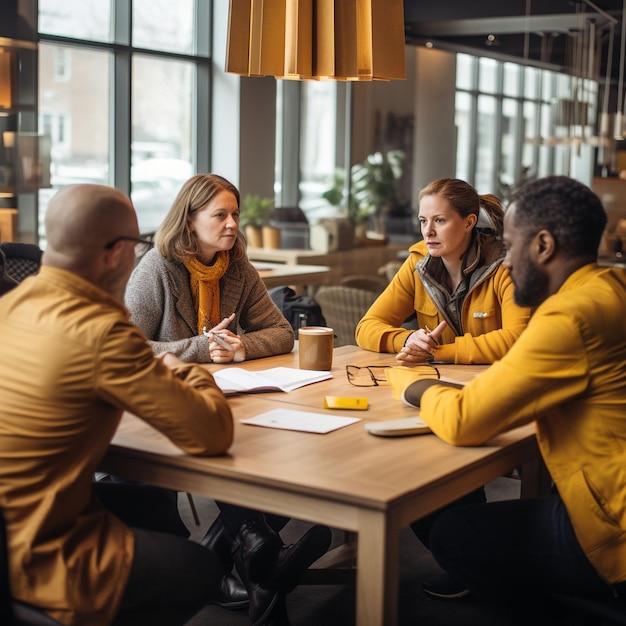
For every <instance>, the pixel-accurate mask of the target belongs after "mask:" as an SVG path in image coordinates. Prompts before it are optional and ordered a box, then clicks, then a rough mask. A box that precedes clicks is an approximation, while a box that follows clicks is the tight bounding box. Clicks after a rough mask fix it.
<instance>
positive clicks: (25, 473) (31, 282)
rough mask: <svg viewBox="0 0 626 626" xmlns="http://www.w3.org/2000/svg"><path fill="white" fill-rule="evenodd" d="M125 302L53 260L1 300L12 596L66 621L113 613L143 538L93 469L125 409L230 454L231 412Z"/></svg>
mask: <svg viewBox="0 0 626 626" xmlns="http://www.w3.org/2000/svg"><path fill="white" fill-rule="evenodd" d="M128 317H129V315H128V312H127V311H126V309H125V308H124V306H123V304H122V303H121V302H119V301H118V300H115V299H114V298H112V297H110V296H109V295H108V294H107V293H105V292H104V291H102V290H100V289H98V288H97V287H95V286H94V285H92V284H91V283H88V282H86V281H85V280H83V279H81V278H79V277H78V276H76V275H74V274H72V273H70V272H66V271H63V270H58V269H53V268H50V267H47V266H44V267H42V269H41V272H40V273H39V274H38V275H37V276H35V277H32V278H28V279H26V280H24V281H23V282H22V283H21V284H20V285H19V286H18V287H16V288H15V289H13V290H12V291H11V292H10V293H8V294H6V295H4V296H2V297H1V298H0V344H1V349H0V398H1V400H0V508H1V510H2V513H3V514H4V517H5V520H6V523H7V534H8V543H9V561H10V580H11V590H12V593H13V595H14V596H15V597H16V598H17V599H19V600H22V601H24V602H27V603H30V604H33V605H35V606H38V607H40V608H42V609H43V610H45V611H46V612H48V613H49V614H51V615H52V616H53V617H54V618H55V619H57V620H58V621H60V622H61V623H63V624H70V625H72V626H77V625H81V626H83V625H84V626H100V625H102V626H104V625H105V624H110V622H111V620H112V619H113V617H114V615H115V613H116V611H117V608H118V606H119V602H120V600H121V597H122V594H123V592H124V587H125V584H126V581H127V579H128V574H129V571H130V567H131V564H132V560H133V535H132V532H131V531H130V529H128V528H127V527H126V526H124V525H123V524H122V523H121V522H120V521H119V520H118V519H117V518H116V517H114V516H113V515H111V514H110V513H108V512H107V511H106V510H105V509H104V508H103V507H102V506H101V505H100V503H99V502H98V501H97V500H96V498H95V497H94V494H93V490H92V475H93V472H94V470H96V468H97V467H98V465H99V463H100V461H101V459H102V457H103V456H104V454H105V452H106V450H107V447H108V445H109V442H110V440H111V438H112V437H113V435H114V433H115V430H116V428H117V426H118V423H119V421H120V419H121V416H122V413H123V411H125V410H126V411H131V412H132V413H134V414H136V415H138V416H140V417H142V418H144V419H145V420H146V421H147V422H149V423H150V424H152V425H153V426H154V427H155V428H157V429H159V430H161V431H162V432H163V433H165V434H166V435H167V436H168V437H169V438H170V439H171V440H172V441H173V442H174V443H176V444H177V445H178V446H179V447H180V448H182V449H183V450H184V451H185V452H188V453H189V454H197V455H213V454H219V453H223V452H224V451H226V450H227V449H228V447H229V446H230V444H231V442H232V437H233V424H232V415H231V412H230V409H229V407H228V404H227V403H226V400H225V398H224V396H223V394H222V393H221V391H219V389H218V388H217V387H216V385H215V383H214V381H213V377H212V376H211V375H210V374H209V373H208V372H207V371H206V370H204V369H203V368H201V367H199V366H197V365H191V364H185V365H184V366H180V367H179V368H177V369H176V371H172V370H170V369H169V368H167V367H166V366H165V365H163V363H162V362H161V361H160V360H158V359H155V358H154V356H153V354H152V350H151V349H150V346H149V345H148V343H147V341H146V339H145V337H144V336H143V335H142V334H141V333H140V332H139V331H138V330H137V328H136V327H135V326H133V325H132V324H130V323H129V322H128Z"/></svg>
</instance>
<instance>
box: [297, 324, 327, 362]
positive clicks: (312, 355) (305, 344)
mask: <svg viewBox="0 0 626 626" xmlns="http://www.w3.org/2000/svg"><path fill="white" fill-rule="evenodd" d="M334 342H335V331H334V330H333V329H332V328H328V327H327V326H303V327H302V328H300V329H299V330H298V355H299V361H300V369H301V370H328V371H330V369H331V368H332V366H333V347H334Z"/></svg>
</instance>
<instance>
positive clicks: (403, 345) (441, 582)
mask: <svg viewBox="0 0 626 626" xmlns="http://www.w3.org/2000/svg"><path fill="white" fill-rule="evenodd" d="M503 220H504V212H503V210H502V204H501V202H500V200H499V199H498V198H496V196H493V195H482V196H479V195H478V192H477V191H476V190H475V189H474V187H472V186H471V185H470V184H468V183H466V182H465V181H462V180H458V179H452V178H444V179H441V180H436V181H434V182H432V183H430V184H429V185H427V186H426V187H425V188H424V189H422V191H421V192H420V194H419V222H420V227H421V231H422V236H423V238H424V240H423V241H420V242H419V243H417V244H415V245H414V246H412V247H411V248H410V249H409V252H410V255H409V258H408V259H407V260H406V261H405V262H404V263H403V265H402V267H401V268H400V270H399V271H398V273H397V274H396V275H395V277H394V278H393V280H392V281H391V283H390V284H389V286H388V287H387V289H385V291H384V292H383V293H382V294H381V295H380V296H379V297H378V299H377V300H376V301H375V302H374V304H372V306H371V307H370V309H369V311H368V312H367V313H366V314H365V317H363V319H362V320H361V321H360V322H359V324H358V326H357V328H356V340H357V343H358V345H359V346H360V347H361V348H364V349H366V350H373V351H375V352H396V353H397V357H396V358H397V360H398V362H399V363H400V364H401V365H412V364H415V363H419V362H424V361H432V360H435V359H436V360H437V361H449V362H452V363H493V362H494V361H497V360H498V359H500V358H501V357H503V356H504V355H505V354H506V352H507V351H508V349H509V348H510V347H511V346H512V345H513V344H514V343H515V340H516V339H517V338H518V337H519V335H520V334H521V332H522V331H523V330H524V328H526V325H527V324H528V321H529V319H530V309H527V308H522V307H519V306H517V305H516V304H515V302H514V300H513V282H512V281H511V278H510V276H509V272H508V270H507V269H505V268H504V267H503V266H502V261H503V259H504V255H505V251H504V247H503V244H502V231H503ZM413 313H415V314H416V315H417V323H418V325H419V329H418V330H416V331H412V330H407V329H405V328H402V323H403V322H404V320H406V319H407V318H408V317H409V316H410V315H412V314H413ZM485 500H486V498H485V491H484V489H483V488H482V487H481V488H480V489H477V490H475V491H473V492H471V493H469V494H467V495H466V496H464V497H463V498H460V499H459V500H457V501H456V502H453V503H452V504H450V505H448V506H447V507H444V508H443V509H440V510H439V511H436V512H435V513H433V514H432V515H429V516H427V517H425V518H422V519H421V520H418V521H417V522H413V523H412V524H411V528H412V529H413V532H414V533H415V534H416V536H417V537H418V538H419V539H420V541H421V542H422V543H423V544H424V545H425V546H426V547H429V537H430V531H431V528H432V525H433V524H434V522H435V519H436V518H437V517H438V516H439V515H440V513H441V512H442V511H443V510H445V509H448V508H450V507H453V506H456V505H458V504H469V503H479V502H480V503H484V502H485ZM422 590H423V591H424V593H426V594H427V595H429V596H432V597H437V598H444V599H458V598H462V597H463V596H465V595H466V594H467V593H468V591H467V590H466V588H465V586H464V585H462V584H460V583H458V582H457V581H456V580H455V579H454V578H452V577H449V576H448V575H445V574H444V575H441V576H435V577H432V578H429V579H426V580H423V581H422Z"/></svg>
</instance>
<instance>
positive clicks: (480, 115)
mask: <svg viewBox="0 0 626 626" xmlns="http://www.w3.org/2000/svg"><path fill="white" fill-rule="evenodd" d="M456 75H457V78H456V99H455V103H456V104H455V106H456V114H455V119H456V127H457V154H456V175H457V176H458V177H459V178H463V179H464V180H467V181H469V182H471V183H472V184H473V185H474V186H475V187H476V188H477V189H478V191H479V193H496V194H498V195H499V196H501V197H503V198H506V196H507V195H508V193H509V192H510V190H511V189H512V188H513V187H515V186H517V185H519V184H520V183H521V182H523V180H524V179H526V178H529V177H539V176H547V175H549V174H566V175H572V174H573V171H574V170H576V169H577V168H578V167H579V165H580V162H581V160H585V159H586V162H585V166H586V168H587V169H588V170H589V171H590V172H591V170H592V168H593V164H592V163H591V160H590V159H591V156H590V155H593V150H592V148H590V147H588V150H587V151H586V152H585V153H584V154H582V152H581V145H580V141H578V139H579V138H581V137H586V136H589V135H590V134H592V133H593V125H594V120H595V117H596V110H595V106H596V104H595V103H596V102H597V92H598V85H597V83H596V82H595V81H592V80H582V79H580V78H577V77H572V76H568V75H566V74H560V73H559V74H558V73H555V72H552V71H550V70H546V69H538V68H534V67H529V66H522V65H517V64H515V63H510V62H502V61H496V60H495V59H487V58H484V57H474V56H471V55H467V54H457V74H456ZM583 143H584V142H583ZM579 173H580V172H579Z"/></svg>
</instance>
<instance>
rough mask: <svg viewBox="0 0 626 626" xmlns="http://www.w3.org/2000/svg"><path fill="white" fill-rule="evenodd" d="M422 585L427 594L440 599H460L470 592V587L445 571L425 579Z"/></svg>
mask: <svg viewBox="0 0 626 626" xmlns="http://www.w3.org/2000/svg"><path fill="white" fill-rule="evenodd" d="M421 587H422V591H423V592H424V593H425V594H426V595H427V596H430V597H431V598H437V599H438V600H460V599H461V598H465V597H466V596H468V595H469V594H470V590H469V589H467V588H466V587H465V586H464V585H462V584H461V583H459V582H457V581H456V580H455V579H454V578H452V576H450V574H445V573H444V574H438V575H437V576H431V577H430V578H427V579H426V580H423V581H422V582H421Z"/></svg>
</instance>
